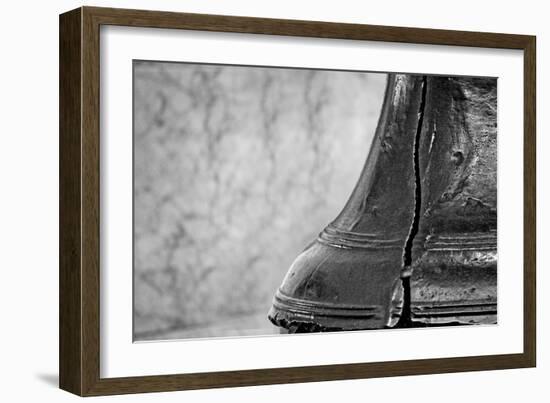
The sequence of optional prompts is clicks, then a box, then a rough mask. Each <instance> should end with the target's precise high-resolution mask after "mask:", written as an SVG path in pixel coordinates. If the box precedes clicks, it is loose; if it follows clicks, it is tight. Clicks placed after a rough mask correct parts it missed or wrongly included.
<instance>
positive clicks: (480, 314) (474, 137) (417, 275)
mask: <svg viewBox="0 0 550 403" xmlns="http://www.w3.org/2000/svg"><path fill="white" fill-rule="evenodd" d="M496 111H497V80H496V79H491V78H448V77H428V78H427V94H426V106H425V113H424V122H423V127H422V136H421V141H420V142H419V149H418V154H419V168H420V177H421V183H420V189H421V200H420V206H421V208H420V217H419V232H418V235H417V236H416V238H415V240H414V247H413V250H412V260H413V265H412V276H411V279H410V286H411V319H412V321H419V322H424V323H430V324H432V323H453V322H459V323H493V322H495V321H496V312H497V309H496V303H497V288H496V286H497V248H496V246H497V235H496V229H497V188H496V184H497V176H496V175H497V114H496ZM417 202H418V200H417Z"/></svg>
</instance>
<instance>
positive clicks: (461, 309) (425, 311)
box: [411, 299, 498, 325]
mask: <svg viewBox="0 0 550 403" xmlns="http://www.w3.org/2000/svg"><path fill="white" fill-rule="evenodd" d="M497 305H498V304H497V301H496V300H494V299H490V300H470V301H456V302H452V301H442V302H427V301H411V319H412V321H414V322H419V323H426V324H441V325H443V324H451V323H458V324H468V325H471V324H480V325H481V324H497V313H498V309H497Z"/></svg>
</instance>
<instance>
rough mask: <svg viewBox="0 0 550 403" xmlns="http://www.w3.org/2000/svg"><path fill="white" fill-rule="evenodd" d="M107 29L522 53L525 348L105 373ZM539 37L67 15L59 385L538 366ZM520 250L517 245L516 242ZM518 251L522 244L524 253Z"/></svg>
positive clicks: (79, 387) (164, 15)
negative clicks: (102, 168)
mask: <svg viewBox="0 0 550 403" xmlns="http://www.w3.org/2000/svg"><path fill="white" fill-rule="evenodd" d="M101 25H120V26H132V27H153V28H171V29H183V30H202V31H215V32H224V33H251V34H269V35H285V36H301V37H316V38H333V39H351V40H358V41H361V40H368V41H381V42H400V43H414V44H433V45H449V46H468V47H485V48H498V49H519V50H523V52H524V100H523V105H524V133H523V136H524V137H523V138H524V177H523V178H524V189H523V191H524V222H523V225H524V245H523V254H524V255H523V256H524V267H523V278H524V283H523V286H524V289H523V298H524V306H523V315H524V326H523V346H524V347H523V353H520V354H502V355H490V356H468V357H454V358H440V359H439V358H438V359H420V360H406V361H391V362H371V363H359V364H357V363H353V364H342V365H322V366H307V367H289V368H275V369H254V370H239V371H224V372H209V373H192V374H173V375H156V376H139V377H126V378H101V377H100V314H99V312H100V307H99V304H100V302H99V301H100V299H99V291H100V277H99V247H100V236H101V234H100V225H99V217H100V211H99V205H100V198H99V187H100V173H99V158H100V155H99V154H100V151H99V150H100V148H99V130H100V127H99V110H100V105H99V103H100V101H99V99H100V97H99V88H100V87H99V72H100V64H99V59H100V58H99V52H100V49H99V47H100V41H99V31H100V26H101ZM535 46H536V45H535V37H534V36H526V35H510V34H497V33H483V32H460V31H447V30H435V29H419V28H402V27H388V26H374V25H356V24H340V23H329V22H315V21H295V20H278V19H265V18H250V17H230V16H221V15H201V14H185V13H172V12H159V11H143V10H122V9H110V8H96V7H81V8H78V9H76V10H73V11H69V12H67V13H65V14H62V15H61V16H60V88H59V90H60V275H59V281H60V294H59V299H60V316H59V320H60V328H59V329H60V344H59V363H60V364H59V368H60V387H61V388H62V389H64V390H67V391H69V392H72V393H75V394H77V395H80V396H94V395H111V394H121V393H140V392H160V391H173V390H188V389H200V388H219V387H234V386H248V385H264V384H279V383H297V382H313V381H327V380H343V379H357V378H371V377H388V376H401V375H418V374H435V373H449V372H461V371H481V370H496V369H508V368H525V367H534V366H535V364H536V310H535V302H536V294H535V292H536V287H535V266H536V264H535V255H536V253H535V252H536V251H535V244H536V217H535V207H536V205H535V203H536V172H535V167H536V162H535V157H536V156H535V153H536V152H535V149H536V148H535V121H536V119H535V111H536V105H535V100H536V95H535V89H536V85H535V84H536V81H535V80H536V79H535V74H536V73H535V58H536V56H535V54H536V50H535V49H536V48H535ZM518 247H519V245H518ZM518 250H519V249H518Z"/></svg>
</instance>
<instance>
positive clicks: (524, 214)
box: [60, 7, 536, 396]
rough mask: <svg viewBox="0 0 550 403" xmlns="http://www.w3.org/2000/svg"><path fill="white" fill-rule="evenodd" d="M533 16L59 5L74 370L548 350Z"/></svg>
mask: <svg viewBox="0 0 550 403" xmlns="http://www.w3.org/2000/svg"><path fill="white" fill-rule="evenodd" d="M535 109H536V108H535V37H534V36H526V35H514V34H500V33H481V32H460V31H446V30H433V29H419V28H402V27H386V26H373V25H355V24H340V23H329V22H316V21H297V20H276V19H263V18H250V17H233V16H232V17H230V16H221V15H201V14H186V13H171V12H159V11H144V10H121V9H108V8H95V7H82V8H79V9H76V10H73V11H69V12H67V13H65V14H62V15H61V16H60V387H61V388H62V389H64V390H67V391H69V392H72V393H75V394H77V395H81V396H92V395H107V394H121V393H138V392H155V391H169V390H186V389H197V388H215V387H231V386H246V385H261V384H276V383H291V382H311V381H325V380H342V379H354V378H369V377H386V376H400V375H415V374H436V373H447V372H458V371H479V370H495V369H504V368H522V367H533V366H535V362H536V350H535V341H536V324H535V317H536V315H535V301H536V296H535V234H536V227H535V224H536V220H535V200H536V189H535V182H536V173H535V165H536V164H535Z"/></svg>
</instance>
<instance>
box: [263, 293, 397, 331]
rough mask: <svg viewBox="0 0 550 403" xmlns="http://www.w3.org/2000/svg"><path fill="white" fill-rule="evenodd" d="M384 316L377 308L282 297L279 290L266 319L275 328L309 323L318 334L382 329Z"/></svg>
mask: <svg viewBox="0 0 550 403" xmlns="http://www.w3.org/2000/svg"><path fill="white" fill-rule="evenodd" d="M388 314H389V312H388ZM387 316H388V315H384V309H383V307H382V306H379V305H372V306H363V305H352V304H341V305H340V304H335V303H330V302H318V301H308V300H304V299H301V298H294V297H291V296H288V295H285V294H284V293H282V292H281V290H280V289H279V290H277V292H276V294H275V296H274V297H273V305H272V307H271V309H270V310H269V313H268V318H269V320H270V321H271V322H272V323H273V324H274V325H276V326H279V327H283V328H286V329H289V328H290V327H291V326H292V325H293V324H309V325H315V326H317V327H318V328H319V329H320V330H321V331H331V330H334V331H336V330H341V331H342V330H366V329H382V328H384V327H385V325H386V323H385V322H386V321H387V318H386V317H387Z"/></svg>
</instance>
